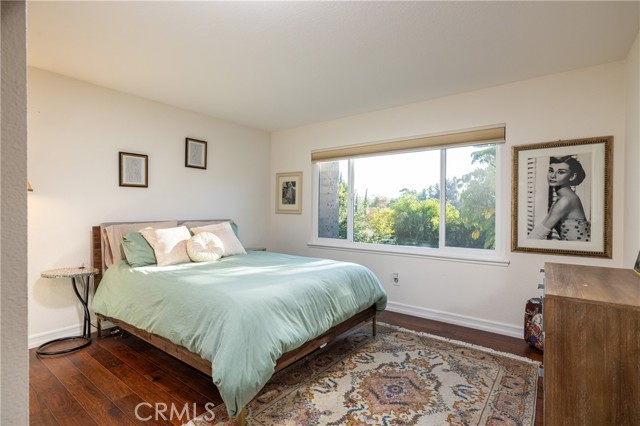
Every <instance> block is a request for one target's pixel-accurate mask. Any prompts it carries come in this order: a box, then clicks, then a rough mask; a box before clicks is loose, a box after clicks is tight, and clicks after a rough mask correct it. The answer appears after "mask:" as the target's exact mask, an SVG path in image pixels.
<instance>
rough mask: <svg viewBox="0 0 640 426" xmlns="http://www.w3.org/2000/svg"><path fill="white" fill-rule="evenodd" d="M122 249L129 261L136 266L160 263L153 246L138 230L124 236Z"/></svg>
mask: <svg viewBox="0 0 640 426" xmlns="http://www.w3.org/2000/svg"><path fill="white" fill-rule="evenodd" d="M122 250H123V251H124V255H125V258H126V259H127V263H128V264H129V265H131V266H133V267H134V268H135V267H138V266H148V265H155V264H156V263H158V262H157V261H156V255H155V254H154V253H153V247H151V246H150V245H149V242H148V241H147V240H146V239H145V238H144V237H143V236H142V234H141V233H140V232H138V231H135V232H129V233H128V234H127V235H125V236H124V237H123V238H122Z"/></svg>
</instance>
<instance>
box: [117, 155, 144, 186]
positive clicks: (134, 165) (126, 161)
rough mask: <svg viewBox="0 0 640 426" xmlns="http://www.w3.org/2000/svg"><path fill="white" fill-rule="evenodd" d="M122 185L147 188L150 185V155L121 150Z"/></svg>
mask: <svg viewBox="0 0 640 426" xmlns="http://www.w3.org/2000/svg"><path fill="white" fill-rule="evenodd" d="M118 155H119V164H120V173H119V175H120V179H119V184H120V186H133V187H138V188H147V187H148V186H149V156H147V155H144V154H132V153H130V152H120V153H118Z"/></svg>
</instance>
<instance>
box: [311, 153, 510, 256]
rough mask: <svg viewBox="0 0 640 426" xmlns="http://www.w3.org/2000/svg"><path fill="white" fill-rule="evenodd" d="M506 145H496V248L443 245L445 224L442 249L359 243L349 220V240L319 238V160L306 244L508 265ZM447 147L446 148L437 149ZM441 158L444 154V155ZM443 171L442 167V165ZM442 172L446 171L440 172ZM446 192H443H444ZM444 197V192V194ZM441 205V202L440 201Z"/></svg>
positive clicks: (441, 234) (350, 192)
mask: <svg viewBox="0 0 640 426" xmlns="http://www.w3.org/2000/svg"><path fill="white" fill-rule="evenodd" d="M503 147H504V145H502V144H496V206H495V216H496V248H495V250H482V249H468V248H459V247H444V244H442V242H443V239H444V231H443V229H444V228H443V227H441V228H440V242H441V247H440V248H430V247H410V246H398V245H387V244H372V243H358V242H353V224H352V223H349V224H348V227H347V233H348V235H347V238H348V240H339V239H333V238H320V237H318V207H319V206H318V202H319V200H318V198H319V197H318V194H319V191H320V182H319V176H320V173H319V166H318V163H314V164H313V168H312V170H313V197H312V204H313V210H312V215H311V216H312V227H311V239H310V241H309V242H308V243H307V246H308V247H310V248H318V249H330V250H343V251H353V252H360V253H372V254H385V255H394V256H405V257H418V258H426V259H434V260H443V261H452V262H464V263H475V264H483V265H495V266H504V267H506V266H509V264H510V262H511V261H510V260H509V259H508V258H507V257H506V256H505V248H506V241H505V240H504V235H503V231H502V228H503V226H502V220H503V215H502V214H501V213H500V211H501V208H500V206H501V205H502V200H503V196H504V194H505V192H504V184H503V179H502V177H503V173H504V170H503V168H504V167H502V165H503V161H502V155H503ZM438 149H445V148H438ZM441 161H442V157H441ZM441 170H443V169H442V168H441ZM352 173H353V170H352V168H350V169H349V178H348V179H349V185H348V187H349V195H348V196H349V205H350V207H349V208H350V209H353V185H352V182H353V178H354V176H352ZM441 173H444V171H443V172H441ZM442 193H443V191H441V194H442ZM441 196H442V195H441ZM441 205H442V203H441ZM349 217H350V219H349V220H350V221H352V220H353V214H352V212H351V214H350V215H349Z"/></svg>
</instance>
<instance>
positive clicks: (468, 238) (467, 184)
mask: <svg viewBox="0 0 640 426" xmlns="http://www.w3.org/2000/svg"><path fill="white" fill-rule="evenodd" d="M500 130H501V133H500V134H499V135H498V136H496V135H493V136H491V137H490V138H489V137H485V138H481V137H478V138H477V140H478V143H474V140H473V138H470V139H471V140H469V138H467V139H465V140H464V142H463V143H450V141H449V143H446V144H444V146H442V145H441V144H436V145H437V146H431V145H430V144H429V143H425V142H424V141H425V140H427V139H428V138H422V139H420V140H421V141H423V142H422V145H424V146H421V147H412V148H411V149H410V150H409V152H406V150H405V149H400V150H394V149H393V148H394V147H395V146H396V145H395V143H394V142H391V143H384V144H375V145H367V146H364V147H365V148H366V147H369V148H368V152H365V151H367V149H365V151H362V150H361V151H359V152H357V153H355V154H353V153H354V151H353V148H341V149H338V150H333V151H331V152H329V153H328V154H327V153H326V152H320V153H318V154H317V155H316V156H315V158H314V157H312V159H315V160H316V161H315V163H316V167H315V171H316V173H317V176H316V177H317V190H318V191H317V203H316V205H317V211H316V212H315V214H316V218H315V219H316V220H315V221H314V225H315V226H316V227H317V228H316V229H315V237H316V239H317V240H319V241H322V240H324V241H336V242H340V241H343V242H344V244H349V243H354V245H362V244H366V245H371V246H370V247H377V248H381V249H384V247H388V246H397V247H411V248H412V250H416V249H423V250H428V249H431V250H430V251H431V252H433V251H434V249H435V250H440V251H443V250H444V251H446V250H449V251H451V249H477V250H484V251H495V249H496V181H497V180H496V172H497V170H496V167H497V164H498V162H497V159H496V157H497V155H498V145H497V143H499V142H502V141H504V128H503V127H501V128H500ZM465 134H466V133H465ZM487 139H489V140H488V141H489V142H491V143H486V142H487ZM400 143H403V144H405V145H404V146H406V144H407V141H401V142H400ZM360 148H361V147H357V148H356V149H360ZM350 153H351V154H352V155H349V154H350ZM314 154H315V153H314ZM325 157H326V158H327V159H326V160H320V158H325ZM344 157H346V158H344ZM344 244H343V245H344Z"/></svg>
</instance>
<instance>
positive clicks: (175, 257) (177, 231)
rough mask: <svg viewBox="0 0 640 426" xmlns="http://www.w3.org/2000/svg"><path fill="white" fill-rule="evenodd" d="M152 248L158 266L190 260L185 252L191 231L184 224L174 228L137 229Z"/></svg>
mask: <svg viewBox="0 0 640 426" xmlns="http://www.w3.org/2000/svg"><path fill="white" fill-rule="evenodd" d="M139 232H140V233H141V234H142V236H143V237H144V238H145V239H146V240H147V242H148V243H149V245H150V246H151V247H152V248H153V252H154V254H155V255H156V260H157V261H158V266H167V265H177V264H178V263H187V262H191V258H189V253H187V241H189V238H191V233H190V232H189V230H188V229H187V227H186V226H178V227H176V228H166V229H154V228H144V229H141V230H140V231H139Z"/></svg>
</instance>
